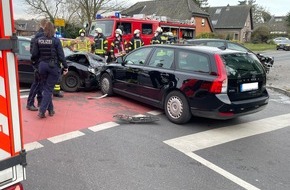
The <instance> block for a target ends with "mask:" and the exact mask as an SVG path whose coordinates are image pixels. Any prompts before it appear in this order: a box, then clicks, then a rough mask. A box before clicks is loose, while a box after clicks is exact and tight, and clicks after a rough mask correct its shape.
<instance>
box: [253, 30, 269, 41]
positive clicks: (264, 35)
mask: <svg viewBox="0 0 290 190" xmlns="http://www.w3.org/2000/svg"><path fill="white" fill-rule="evenodd" d="M269 39H270V29H269V28H268V27H267V26H260V27H258V28H257V29H256V30H254V32H253V33H252V43H254V44H257V43H267V42H268V40H269Z"/></svg>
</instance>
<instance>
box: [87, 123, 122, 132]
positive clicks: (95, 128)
mask: <svg viewBox="0 0 290 190" xmlns="http://www.w3.org/2000/svg"><path fill="white" fill-rule="evenodd" d="M118 125H119V124H118V123H115V122H107V123H103V124H99V125H96V126H93V127H89V130H91V131H93V132H97V131H101V130H104V129H109V128H111V127H116V126H118Z"/></svg>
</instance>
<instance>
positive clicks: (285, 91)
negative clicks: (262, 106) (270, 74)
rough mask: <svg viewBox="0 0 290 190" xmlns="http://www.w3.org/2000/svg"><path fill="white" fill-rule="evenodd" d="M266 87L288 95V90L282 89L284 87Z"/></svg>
mask: <svg viewBox="0 0 290 190" xmlns="http://www.w3.org/2000/svg"><path fill="white" fill-rule="evenodd" d="M266 88H269V89H271V90H274V91H276V92H279V93H281V94H284V95H286V96H288V97H290V92H289V91H287V90H284V89H281V88H277V87H273V86H267V87H266Z"/></svg>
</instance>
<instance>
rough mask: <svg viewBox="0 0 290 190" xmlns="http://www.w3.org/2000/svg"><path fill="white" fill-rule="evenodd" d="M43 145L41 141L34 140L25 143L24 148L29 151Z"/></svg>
mask: <svg viewBox="0 0 290 190" xmlns="http://www.w3.org/2000/svg"><path fill="white" fill-rule="evenodd" d="M42 147H43V145H42V144H40V143H39V142H32V143H27V144H25V145H24V149H25V150H26V151H27V152H28V151H32V150H35V149H38V148H42Z"/></svg>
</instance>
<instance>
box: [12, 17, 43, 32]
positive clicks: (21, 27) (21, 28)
mask: <svg viewBox="0 0 290 190" xmlns="http://www.w3.org/2000/svg"><path fill="white" fill-rule="evenodd" d="M38 23H39V21H38V20H35V19H32V20H22V19H19V20H15V23H14V26H15V29H16V35H17V36H32V35H34V34H35V33H36V32H37V31H38V29H39V24H38Z"/></svg>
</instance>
